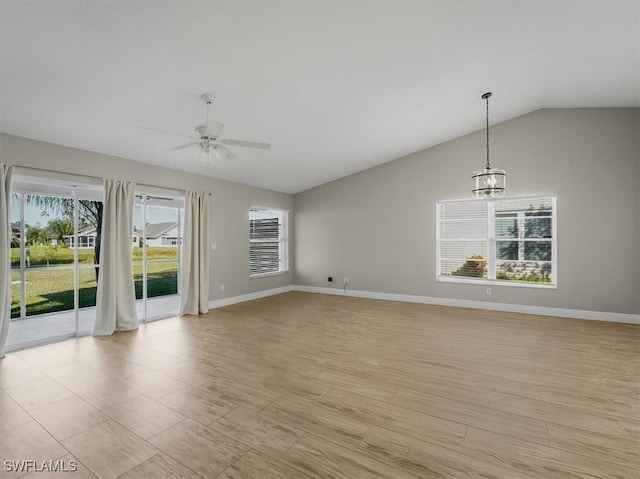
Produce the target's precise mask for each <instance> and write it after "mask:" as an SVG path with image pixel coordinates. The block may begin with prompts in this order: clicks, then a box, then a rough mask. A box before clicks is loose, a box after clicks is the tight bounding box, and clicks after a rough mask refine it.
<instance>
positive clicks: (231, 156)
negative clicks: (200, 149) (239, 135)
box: [213, 144, 238, 160]
mask: <svg viewBox="0 0 640 479" xmlns="http://www.w3.org/2000/svg"><path fill="white" fill-rule="evenodd" d="M213 152H214V153H215V155H216V156H217V157H218V158H220V159H223V158H226V159H227V160H235V159H236V158H238V157H237V156H236V155H235V153H233V151H231V150H230V149H229V148H227V147H225V146H222V145H220V144H218V145H216V146H215V148H213Z"/></svg>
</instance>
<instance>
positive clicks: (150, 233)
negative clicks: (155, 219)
mask: <svg viewBox="0 0 640 479" xmlns="http://www.w3.org/2000/svg"><path fill="white" fill-rule="evenodd" d="M177 225H178V222H177V221H167V222H164V223H151V224H148V225H147V238H148V239H155V238H158V237H160V236H162V234H163V233H166V232H167V231H169V230H170V229H172V228H175V227H176V226H177Z"/></svg>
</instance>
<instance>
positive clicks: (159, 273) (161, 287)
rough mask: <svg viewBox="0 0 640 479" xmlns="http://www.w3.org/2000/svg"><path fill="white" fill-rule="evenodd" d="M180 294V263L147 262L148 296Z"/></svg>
mask: <svg viewBox="0 0 640 479" xmlns="http://www.w3.org/2000/svg"><path fill="white" fill-rule="evenodd" d="M169 294H178V263H177V262H171V263H164V262H162V263H147V297H148V298H154V297H156V296H166V295H169Z"/></svg>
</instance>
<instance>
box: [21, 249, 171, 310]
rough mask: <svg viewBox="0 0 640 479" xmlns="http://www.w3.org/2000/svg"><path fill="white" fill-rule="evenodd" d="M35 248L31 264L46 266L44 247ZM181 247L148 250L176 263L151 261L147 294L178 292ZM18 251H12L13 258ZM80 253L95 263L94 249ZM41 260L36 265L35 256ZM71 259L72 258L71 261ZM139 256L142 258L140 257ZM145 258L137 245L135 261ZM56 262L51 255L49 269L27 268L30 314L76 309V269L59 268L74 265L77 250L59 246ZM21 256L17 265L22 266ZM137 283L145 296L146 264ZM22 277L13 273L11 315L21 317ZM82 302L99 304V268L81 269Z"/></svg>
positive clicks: (138, 268)
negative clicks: (178, 262) (178, 261)
mask: <svg viewBox="0 0 640 479" xmlns="http://www.w3.org/2000/svg"><path fill="white" fill-rule="evenodd" d="M29 249H30V250H31V265H32V267H33V266H36V265H37V266H46V258H45V261H44V264H42V262H41V260H42V256H40V255H41V254H43V253H44V249H45V248H44V247H29ZM17 253H18V254H19V250H18V251H17ZM177 253H178V251H177V248H161V247H157V248H155V247H150V248H148V251H147V258H148V259H149V260H159V259H175V260H176V261H175V262H168V263H151V264H148V265H147V296H148V297H150V298H152V297H156V296H164V295H168V294H177V292H178V271H177V266H178V265H177ZM13 255H14V251H13V250H12V260H13ZM78 255H79V256H80V258H81V259H80V261H79V263H80V264H82V265H90V264H93V249H87V250H82V249H80V250H78ZM35 258H38V259H37V261H38V262H37V263H35V264H34V259H35ZM69 258H70V260H69ZM136 258H138V259H136ZM141 259H142V248H134V261H140V260H141ZM54 260H56V261H57V262H53V261H52V259H51V258H50V260H49V264H50V265H51V266H50V267H49V268H39V269H31V268H26V270H25V279H26V313H27V316H32V315H35V314H45V313H53V312H56V311H65V310H70V309H73V269H72V268H68V269H66V268H60V267H55V266H54V265H57V266H62V265H68V266H70V267H72V266H73V250H71V249H67V248H59V249H58V251H57V253H56V255H55V256H54ZM19 264H20V262H19V257H18V260H17V265H18V266H19ZM133 276H134V282H135V290H136V298H137V299H141V298H142V266H141V265H135V266H134V274H133ZM19 279H20V273H19V271H16V270H13V271H12V272H11V280H12V282H15V283H14V284H12V285H11V317H12V318H17V317H19V316H20V283H19V282H18V281H19ZM78 286H79V303H80V307H81V308H85V307H88V306H94V305H95V304H96V288H97V283H96V273H95V268H81V269H80V270H79V278H78Z"/></svg>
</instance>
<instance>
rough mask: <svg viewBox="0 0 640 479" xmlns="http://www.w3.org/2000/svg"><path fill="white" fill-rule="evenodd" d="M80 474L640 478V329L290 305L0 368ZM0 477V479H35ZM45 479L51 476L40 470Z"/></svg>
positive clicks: (0, 363)
mask: <svg viewBox="0 0 640 479" xmlns="http://www.w3.org/2000/svg"><path fill="white" fill-rule="evenodd" d="M28 459H32V460H36V461H38V462H39V463H41V462H42V461H45V460H58V459H60V460H62V461H64V463H65V464H67V465H68V464H69V463H70V461H75V462H76V464H77V467H78V471H77V472H76V473H74V474H71V475H68V474H64V473H62V474H60V476H61V477H78V478H80V477H82V478H84V477H87V478H95V477H98V478H126V479H133V478H201V477H204V478H216V477H217V478H226V479H231V478H234V479H242V478H260V479H264V478H310V477H312V478H313V477H315V478H345V479H357V478H361V477H362V478H393V479H399V478H415V477H418V478H423V477H425V478H432V477H433V478H476V477H485V478H508V479H518V478H527V477H528V478H635V479H637V478H640V326H635V325H626V324H615V323H603V322H594V321H579V320H567V319H560V318H550V317H539V316H528V315H522V314H511V313H502V312H491V311H480V310H470V309H459V308H447V307H440V306H428V305H418V304H408V303H398V302H385V301H377V300H367V299H358V298H349V297H338V296H326V295H319V294H309V293H300V292H293V293H287V294H282V295H278V296H273V297H270V298H265V299H261V300H257V301H252V302H247V303H243V304H238V305H233V306H229V307H226V308H221V309H217V310H214V311H211V312H210V313H209V314H207V315H204V316H200V317H185V318H171V319H167V320H163V321H158V322H154V323H150V324H146V325H143V326H141V327H140V329H139V330H138V331H136V332H123V333H116V334H115V335H113V336H111V337H106V338H92V337H85V338H79V339H74V340H69V341H66V342H62V343H57V344H53V345H48V346H43V347H40V348H34V349H30V350H25V351H21V352H16V353H13V354H9V355H8V356H7V357H6V358H5V359H2V360H0V460H1V461H2V464H0V467H1V466H4V464H5V463H4V461H6V460H15V461H18V460H28ZM27 474H28V473H27V472H15V471H6V470H2V471H0V477H23V476H24V477H48V475H47V474H45V473H38V472H33V471H31V473H30V474H29V475H27ZM56 477H57V476H56Z"/></svg>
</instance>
